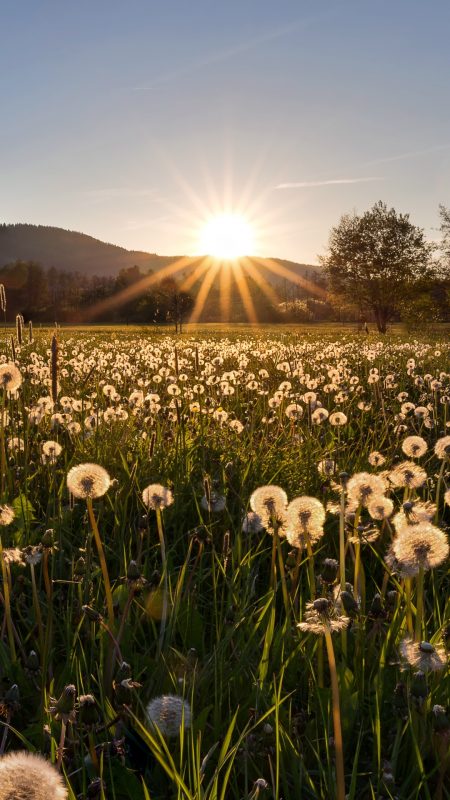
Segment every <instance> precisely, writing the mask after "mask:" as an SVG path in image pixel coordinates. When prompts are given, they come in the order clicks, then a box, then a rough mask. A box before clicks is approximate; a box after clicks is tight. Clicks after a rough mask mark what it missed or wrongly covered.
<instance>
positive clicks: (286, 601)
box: [273, 531, 291, 617]
mask: <svg viewBox="0 0 450 800" xmlns="http://www.w3.org/2000/svg"><path fill="white" fill-rule="evenodd" d="M273 535H274V537H275V539H276V546H277V551H278V565H279V567H280V576H281V590H282V592H283V600H284V608H285V611H286V616H287V617H288V616H289V613H290V610H291V607H290V604H289V594H288V590H287V583H286V573H285V569H284V561H283V551H282V549H281V541H280V537H279V536H278V531H274V534H273Z"/></svg>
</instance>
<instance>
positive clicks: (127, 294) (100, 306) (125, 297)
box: [82, 256, 196, 322]
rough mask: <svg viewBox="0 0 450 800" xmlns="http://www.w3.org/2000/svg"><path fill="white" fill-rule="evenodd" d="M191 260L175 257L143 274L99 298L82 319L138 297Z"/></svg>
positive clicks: (185, 257)
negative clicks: (108, 295)
mask: <svg viewBox="0 0 450 800" xmlns="http://www.w3.org/2000/svg"><path fill="white" fill-rule="evenodd" d="M193 261H194V262H195V261H196V259H194V258H192V256H183V257H182V258H179V259H177V261H175V262H174V263H173V264H168V265H167V266H166V267H163V268H162V269H160V270H158V272H154V273H152V274H151V275H145V276H144V277H143V278H142V280H140V281H136V283H132V284H131V286H127V287H126V288H125V289H123V290H122V291H121V292H118V293H117V294H114V295H112V296H111V297H107V298H105V300H100V302H99V303H96V304H95V305H94V306H91V308H89V309H87V310H86V312H85V313H84V314H83V315H82V321H83V322H88V321H90V320H92V319H95V317H97V316H99V315H100V314H103V313H104V312H105V311H111V310H112V309H113V308H120V307H121V306H122V305H124V304H125V303H129V302H130V300H134V299H135V298H138V297H140V296H141V295H142V294H143V293H144V292H145V291H147V289H150V287H151V286H154V285H155V284H156V283H159V282H160V281H162V280H163V279H164V278H168V277H170V276H172V275H176V274H177V273H178V272H181V270H182V269H184V268H185V267H187V266H189V265H190V264H192V262H193Z"/></svg>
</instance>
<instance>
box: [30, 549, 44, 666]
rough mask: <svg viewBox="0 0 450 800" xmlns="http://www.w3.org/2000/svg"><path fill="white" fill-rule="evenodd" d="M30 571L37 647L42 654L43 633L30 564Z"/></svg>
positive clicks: (32, 566)
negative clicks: (36, 627) (37, 638)
mask: <svg viewBox="0 0 450 800" xmlns="http://www.w3.org/2000/svg"><path fill="white" fill-rule="evenodd" d="M30 570H31V587H32V592H33V605H34V613H35V615H36V622H37V626H38V637H39V647H40V650H41V653H42V650H43V647H44V631H43V628H42V616H41V608H40V605H39V598H38V593H37V587H36V575H35V572H34V564H30Z"/></svg>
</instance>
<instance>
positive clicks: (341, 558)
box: [339, 484, 347, 657]
mask: <svg viewBox="0 0 450 800" xmlns="http://www.w3.org/2000/svg"><path fill="white" fill-rule="evenodd" d="M339 582H340V588H341V592H345V484H342V488H341V505H340V513H339ZM341 641H342V652H343V654H344V656H345V657H347V631H346V630H345V629H344V630H343V631H342V633H341Z"/></svg>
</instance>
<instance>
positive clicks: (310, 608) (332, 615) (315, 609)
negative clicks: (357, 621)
mask: <svg viewBox="0 0 450 800" xmlns="http://www.w3.org/2000/svg"><path fill="white" fill-rule="evenodd" d="M349 624H350V619H349V617H345V616H343V615H341V614H339V613H338V611H337V608H336V606H335V605H334V603H333V602H332V601H331V600H328V599H327V598H326V597H319V598H318V599H317V600H314V601H313V602H311V603H307V604H306V611H305V615H304V621H303V622H299V623H298V625H297V628H300V630H301V631H303V632H304V633H314V634H316V636H322V635H323V634H324V633H325V630H326V629H328V630H330V631H331V632H332V633H334V632H335V631H342V630H344V628H347V626H348V625H349Z"/></svg>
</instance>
